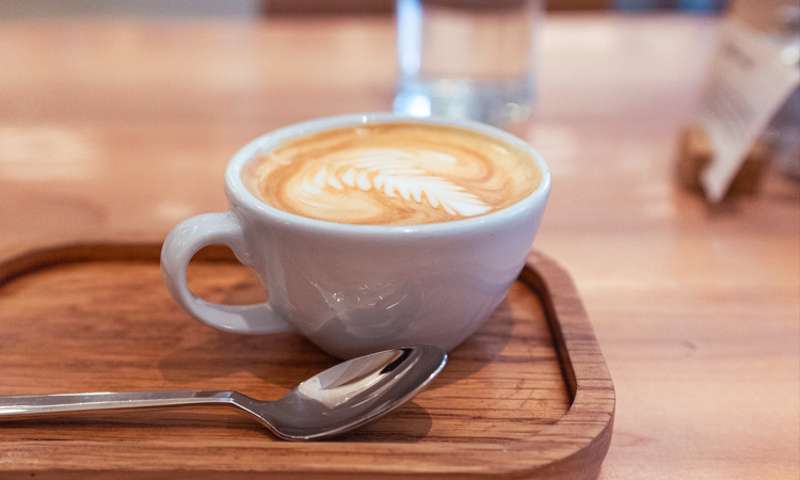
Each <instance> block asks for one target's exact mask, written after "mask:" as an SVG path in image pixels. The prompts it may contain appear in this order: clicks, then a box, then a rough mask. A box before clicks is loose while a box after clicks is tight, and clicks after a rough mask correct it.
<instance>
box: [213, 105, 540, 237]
mask: <svg viewBox="0 0 800 480" xmlns="http://www.w3.org/2000/svg"><path fill="white" fill-rule="evenodd" d="M385 123H414V124H420V125H439V126H449V127H455V128H461V129H465V130H471V131H474V132H478V133H481V134H484V135H488V136H490V137H493V138H496V139H499V140H501V141H503V142H506V143H509V144H511V145H514V146H516V147H518V148H521V149H523V150H525V151H526V152H528V154H529V155H530V157H531V158H532V159H533V161H534V162H535V163H536V166H537V167H538V168H539V170H540V171H541V174H542V178H541V181H540V182H539V185H538V186H537V187H536V189H535V190H534V191H533V192H531V193H530V194H528V195H527V196H526V197H524V198H522V199H520V200H518V201H517V202H515V203H513V204H511V205H509V206H507V207H505V208H502V209H500V210H497V211H495V212H491V213H488V214H486V215H480V216H477V217H473V218H465V219H461V220H453V221H449V222H437V223H425V224H418V225H361V224H348V223H336V222H331V221H328V220H319V219H315V218H310V217H304V216H301V215H296V214H293V213H289V212H285V211H283V210H280V209H278V208H275V207H273V206H271V205H269V204H267V203H266V202H264V201H263V200H260V199H258V198H257V197H256V196H255V195H254V194H253V193H252V192H251V191H250V189H248V188H247V187H246V186H245V185H244V181H243V180H242V176H241V173H242V169H243V168H244V166H245V165H246V164H247V163H248V162H249V161H250V160H251V159H252V158H253V157H254V156H255V155H256V154H257V153H259V152H262V151H264V150H269V149H271V148H274V147H275V146H277V145H279V144H281V143H283V142H285V141H287V140H290V139H292V138H296V137H299V136H303V135H308V134H312V133H317V132H320V131H324V130H330V129H334V128H340V127H348V126H357V125H365V124H385ZM550 183H551V178H550V169H549V168H548V166H547V164H546V163H545V161H544V159H543V158H542V156H541V154H539V152H537V151H536V150H535V149H534V148H533V147H531V146H530V145H529V144H528V143H527V142H526V141H524V140H522V139H521V138H519V137H517V136H515V135H512V134H511V133H508V132H506V131H504V130H501V129H499V128H496V127H492V126H490V125H486V124H483V123H479V122H475V121H469V120H460V119H451V118H443V117H424V118H421V117H412V116H408V115H397V114H393V113H355V114H347V115H337V116H332V117H323V118H318V119H314V120H309V121H304V122H299V123H294V124H291V125H288V126H285V127H282V128H279V129H277V130H273V131H271V132H268V133H265V134H262V135H259V136H258V137H256V138H255V139H253V140H251V141H250V142H248V143H247V144H246V145H245V146H243V147H242V148H240V149H239V150H238V151H237V152H236V153H235V154H234V155H233V157H232V158H231V160H230V162H229V163H228V166H227V168H226V170H225V191H226V194H227V196H228V200H229V201H230V202H231V204H232V205H233V206H234V207H242V208H244V209H246V210H247V211H249V212H251V213H254V214H256V215H260V216H267V217H270V218H272V219H274V220H277V221H279V222H280V223H281V224H284V225H287V226H293V227H295V228H299V229H302V230H307V231H309V232H316V233H323V232H325V233H338V234H364V235H377V236H397V235H404V236H405V235H441V234H452V233H457V232H463V231H471V230H479V229H483V228H490V227H492V226H493V225H497V224H500V223H504V222H507V221H511V220H513V219H515V218H518V217H520V216H522V215H524V214H525V213H526V212H527V211H528V210H530V209H531V208H534V207H536V206H539V205H542V206H543V205H544V202H545V201H546V200H547V196H548V194H549V192H550Z"/></svg>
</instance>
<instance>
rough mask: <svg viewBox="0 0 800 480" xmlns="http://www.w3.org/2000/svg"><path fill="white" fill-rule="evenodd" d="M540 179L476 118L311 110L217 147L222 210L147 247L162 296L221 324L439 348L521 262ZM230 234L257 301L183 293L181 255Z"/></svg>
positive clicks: (540, 166)
mask: <svg viewBox="0 0 800 480" xmlns="http://www.w3.org/2000/svg"><path fill="white" fill-rule="evenodd" d="M549 190H550V174H549V170H548V168H547V165H546V164H545V163H544V161H543V160H542V158H541V156H540V155H539V154H538V153H537V152H536V151H535V150H533V149H532V148H531V147H530V146H529V145H528V144H527V143H526V142H524V141H523V140H520V139H519V138H517V137H515V136H513V135H511V134H509V133H507V132H504V131H502V130H499V129H496V128H494V127H490V126H487V125H483V124H479V123H474V122H468V121H461V120H451V119H440V118H426V119H419V118H410V117H402V116H397V115H393V114H357V115H346V116H338V117H330V118H323V119H318V120H313V121H309V122H304V123H300V124H296V125H292V126H289V127H285V128H281V129H279V130H276V131H274V132H271V133H268V134H265V135H262V136H260V137H258V138H256V139H255V140H253V141H252V142H250V143H249V144H247V145H246V146H245V147H243V148H242V149H241V150H239V151H238V152H237V153H236V154H235V155H234V156H233V158H232V159H231V161H230V163H229V165H228V167H227V170H226V173H225V192H226V194H227V197H228V201H229V204H230V209H229V210H228V211H227V212H220V213H207V214H202V215H198V216H195V217H192V218H189V219H188V220H185V221H184V222H182V223H180V224H179V225H177V226H176V227H175V228H174V229H173V230H172V231H171V232H170V233H169V234H168V235H167V237H166V239H165V241H164V245H163V248H162V251H161V267H162V272H163V274H164V279H165V282H166V284H167V287H168V288H169V290H170V292H171V294H172V296H173V297H174V298H175V300H176V301H177V302H178V303H179V304H180V305H181V306H182V307H183V308H184V309H186V310H187V311H188V312H189V313H190V314H191V315H193V316H194V317H196V318H197V319H198V320H200V321H202V322H204V323H206V324H208V325H210V326H212V327H214V328H217V329H220V330H223V331H226V332H233V333H241V334H269V333H276V332H283V331H296V332H299V333H300V334H302V335H304V336H305V337H306V338H308V339H309V340H310V341H312V342H313V343H315V344H316V345H318V346H319V347H320V348H322V349H323V350H325V351H326V352H328V353H330V354H332V355H334V356H337V357H340V358H350V357H353V356H357V355H361V354H364V353H368V352H374V351H377V350H383V349H387V348H393V347H398V346H404V345H412V344H428V345H435V346H438V347H441V348H443V349H445V350H448V351H449V350H451V349H452V348H454V347H455V346H456V345H458V344H459V343H461V342H462V341H463V340H464V339H465V338H467V337H468V336H469V335H470V334H471V333H473V332H474V331H475V330H476V329H477V328H478V327H479V326H480V325H481V324H482V323H483V322H484V321H485V320H486V319H488V318H489V317H490V316H491V314H492V312H493V311H494V309H495V308H496V307H497V305H498V304H499V303H500V302H501V301H502V300H503V298H504V296H505V294H506V292H507V291H508V289H509V287H510V286H511V284H512V283H513V282H514V280H515V278H516V277H517V275H518V274H519V272H520V270H521V269H522V267H523V266H524V263H525V260H526V258H527V256H528V253H529V250H530V248H531V244H532V242H533V238H534V235H535V233H536V231H537V229H538V226H539V222H540V219H541V217H542V212H543V210H544V207H545V203H546V201H547V197H548V193H549ZM209 245H225V246H228V247H229V248H230V249H231V250H232V251H233V253H234V254H235V255H236V257H237V259H238V260H239V261H240V262H241V263H242V264H244V265H246V266H247V267H250V268H251V269H252V270H253V271H254V272H255V273H256V274H257V276H258V278H259V280H260V281H261V283H262V284H263V285H264V286H265V287H266V289H267V290H268V297H269V299H268V301H267V302H264V303H258V304H253V305H243V306H242V305H236V306H234V305H220V304H213V303H209V302H206V301H205V300H203V299H200V298H198V297H196V296H195V295H193V294H192V293H191V292H190V290H189V288H188V286H187V281H186V269H187V266H188V264H189V262H190V261H191V259H192V256H193V255H194V254H195V253H196V252H198V251H199V250H200V249H202V248H203V247H206V246H209Z"/></svg>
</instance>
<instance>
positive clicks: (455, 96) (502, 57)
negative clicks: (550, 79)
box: [394, 0, 542, 126]
mask: <svg viewBox="0 0 800 480" xmlns="http://www.w3.org/2000/svg"><path fill="white" fill-rule="evenodd" d="M541 8H542V4H541V1H540V0H502V1H497V0H495V1H492V0H461V1H459V0H398V1H397V57H398V64H399V74H398V75H399V78H398V87H397V95H396V97H395V100H394V110H395V112H397V113H401V114H406V115H413V116H417V117H426V116H430V115H437V116H448V117H455V118H462V119H473V120H479V121H482V122H486V123H490V124H493V125H498V126H504V125H506V124H508V123H513V122H517V121H520V120H524V119H526V118H527V117H528V116H529V115H530V112H531V108H532V104H533V102H534V99H535V68H534V58H533V57H534V50H535V48H536V47H537V42H536V40H535V33H536V31H537V30H538V28H539V21H540V18H541Z"/></svg>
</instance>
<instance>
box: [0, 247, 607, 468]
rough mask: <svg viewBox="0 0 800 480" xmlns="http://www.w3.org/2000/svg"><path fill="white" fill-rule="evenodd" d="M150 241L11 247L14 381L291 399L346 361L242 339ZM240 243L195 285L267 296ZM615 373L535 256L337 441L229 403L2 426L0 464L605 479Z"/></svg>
mask: <svg viewBox="0 0 800 480" xmlns="http://www.w3.org/2000/svg"><path fill="white" fill-rule="evenodd" d="M158 252H159V246H158V245H155V244H152V245H148V244H141V245H123V244H97V245H72V246H62V247H55V248H47V249H40V250H35V251H31V252H29V253H26V254H23V255H17V256H15V257H14V258H7V259H5V260H0V379H1V380H0V381H1V382H2V383H0V394H9V395H10V394H28V393H31V394H36V393H53V392H80V391H97V390H105V391H114V390H168V389H234V390H238V391H241V392H243V393H245V394H247V395H251V396H253V397H256V398H262V399H270V398H277V397H279V396H281V395H282V394H284V393H285V392H287V391H288V390H289V389H291V388H292V387H293V386H294V385H295V384H296V383H297V382H299V381H301V380H302V379H304V378H306V377H308V376H310V375H312V374H314V373H315V372H317V371H319V370H322V369H324V368H327V367H329V366H331V365H332V364H333V363H334V360H333V359H332V358H330V357H328V356H326V355H325V354H324V353H322V352H320V351H319V350H318V349H316V347H314V346H313V345H312V344H310V343H309V342H307V341H305V340H304V339H303V338H302V337H300V336H299V335H296V334H278V335H268V336H256V337H248V336H238V335H232V334H226V333H222V332H218V331H216V330H212V329H210V328H208V327H206V326H204V325H202V324H200V323H199V322H197V321H195V320H193V319H192V318H190V317H189V316H188V315H187V314H186V313H184V312H183V311H181V310H180V309H179V308H178V307H177V305H176V304H174V303H173V302H172V300H171V299H170V298H169V295H168V293H167V290H166V288H165V287H164V286H163V284H162V281H161V276H160V272H159V267H158ZM231 259H232V256H231V255H230V252H228V251H227V250H224V249H207V250H204V251H203V252H201V254H200V255H199V256H198V258H197V259H196V261H195V262H194V263H193V264H192V266H191V268H190V284H191V286H192V289H193V290H194V291H195V292H196V293H198V294H199V295H201V296H203V297H205V298H207V299H210V300H213V301H217V302H225V303H249V302H252V301H254V300H257V299H259V298H263V295H264V294H263V292H262V290H261V289H260V287H259V286H258V284H257V281H256V279H255V277H254V276H253V275H252V274H251V273H250V272H249V271H248V270H247V269H245V268H244V267H241V266H240V265H238V264H236V263H234V262H231V261H230V260H231ZM613 418H614V387H613V385H612V382H611V378H610V376H609V373H608V370H607V369H606V366H605V362H604V360H603V356H602V354H601V352H600V349H599V347H598V344H597V341H596V339H595V336H594V333H593V331H592V327H591V325H590V323H589V320H588V318H587V316H586V313H585V311H584V309H583V306H582V305H581V301H580V299H579V298H578V295H577V293H576V291H575V288H574V286H573V284H572V282H571V280H570V279H569V277H568V276H567V274H566V273H565V272H564V271H563V270H562V269H561V268H560V267H558V266H557V265H556V264H555V263H554V262H553V261H552V260H549V259H548V258H546V257H544V256H542V255H539V254H533V255H532V256H531V257H530V259H529V263H528V265H527V267H526V268H525V270H524V271H523V272H522V274H521V275H520V279H519V281H518V282H517V283H516V284H515V285H514V286H513V288H512V289H511V291H510V293H509V295H508V298H507V299H506V300H505V301H504V303H503V304H502V305H501V306H500V307H499V308H498V310H497V311H496V312H495V314H494V316H493V318H492V319H491V320H489V321H488V322H487V323H486V325H485V326H484V327H483V328H482V329H481V330H480V331H478V332H477V333H476V334H475V335H473V336H472V337H470V339H468V340H467V341H466V342H465V343H464V344H463V345H461V346H460V347H459V348H457V349H456V350H455V351H453V352H452V354H451V356H450V362H449V364H448V366H447V367H446V368H445V370H444V371H443V372H442V373H441V375H440V376H439V377H438V378H437V379H436V380H435V381H434V382H433V383H432V384H431V386H430V387H429V388H428V389H427V390H425V391H424V392H422V393H421V394H420V395H419V396H417V397H416V398H415V399H414V400H413V401H412V402H410V403H409V404H407V405H406V406H404V407H402V408H400V409H399V410H398V411H396V412H394V413H392V414H390V415H389V416H387V417H385V418H383V419H381V420H379V421H377V422H375V423H373V424H371V425H369V426H367V427H365V428H363V429H361V430H358V431H356V432H354V433H351V434H349V435H347V436H344V437H341V438H339V439H337V440H332V441H324V442H308V443H290V442H284V441H279V440H275V439H274V438H273V437H272V436H270V434H269V433H268V432H267V431H266V430H264V429H263V428H261V427H260V426H258V425H257V424H256V423H254V422H253V421H251V420H250V419H248V418H247V417H244V416H241V415H239V414H237V413H236V412H235V411H233V410H227V409H225V408H219V407H217V408H203V409H202V410H194V409H179V410H171V411H164V410H162V411H148V412H143V411H140V412H132V413H127V414H120V413H108V412H106V413H102V414H95V415H92V416H90V417H65V418H58V419H56V418H53V419H48V420H44V421H35V422H34V421H17V422H6V423H2V424H0V431H2V434H0V478H22V477H25V478H29V477H35V478H38V479H42V478H70V479H72V478H74V479H91V478H104V479H105V478H108V479H111V478H113V479H118V478H142V479H144V478H147V479H162V478H163V479H180V478H186V479H204V478H224V479H239V478H254V477H257V478H281V479H283V478H290V479H317V478H340V479H345V478H346V479H351V478H363V479H381V478H392V479H399V478H403V479H411V478H418V479H429V478H430V479H438V478H442V479H444V478H447V479H482V478H515V479H516V478H531V479H563V480H566V479H569V480H582V479H591V478H595V477H596V476H597V474H598V472H599V470H600V465H601V462H602V461H603V458H604V457H605V455H606V451H607V450H608V445H609V441H610V438H611V431H612V423H613Z"/></svg>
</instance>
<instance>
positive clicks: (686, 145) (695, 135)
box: [676, 124, 770, 196]
mask: <svg viewBox="0 0 800 480" xmlns="http://www.w3.org/2000/svg"><path fill="white" fill-rule="evenodd" d="M679 151H680V153H679V157H678V162H677V169H676V173H677V176H678V181H679V182H680V183H681V185H683V186H684V187H686V188H688V189H690V190H694V191H697V192H702V191H703V185H702V183H701V181H700V174H701V173H702V172H703V170H705V169H706V167H708V165H709V164H710V163H711V161H712V160H713V158H714V149H713V148H712V145H711V141H710V140H709V138H708V133H707V132H706V129H705V128H704V127H703V126H702V125H700V124H697V125H692V126H690V127H688V128H686V129H685V130H684V131H683V133H682V135H681V140H680V149H679ZM769 157H770V149H769V147H768V146H767V144H766V143H765V142H763V141H760V140H758V141H756V142H755V143H754V144H753V146H752V147H751V148H750V151H749V152H748V153H747V156H746V158H745V160H744V162H742V166H741V167H740V168H739V171H738V173H737V174H736V176H735V177H734V178H733V180H732V181H731V185H730V187H729V188H728V193H727V194H728V195H731V196H735V195H740V194H746V195H752V194H755V193H756V192H758V188H759V186H760V185H761V180H762V179H763V178H764V173H765V171H766V166H767V164H768V162H769Z"/></svg>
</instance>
